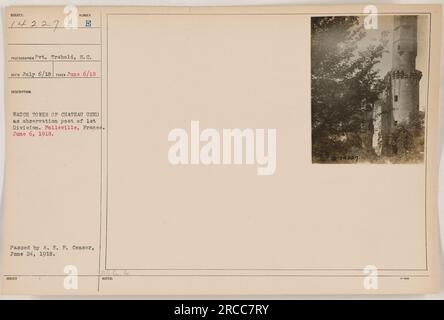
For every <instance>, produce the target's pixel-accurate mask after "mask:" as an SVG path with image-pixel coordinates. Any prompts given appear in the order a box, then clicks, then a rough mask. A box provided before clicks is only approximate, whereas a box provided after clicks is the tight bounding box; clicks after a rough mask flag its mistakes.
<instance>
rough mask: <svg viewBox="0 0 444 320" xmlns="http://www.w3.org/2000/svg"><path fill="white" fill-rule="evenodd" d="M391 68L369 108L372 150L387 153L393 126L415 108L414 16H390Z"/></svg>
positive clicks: (409, 114)
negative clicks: (391, 21)
mask: <svg viewBox="0 0 444 320" xmlns="http://www.w3.org/2000/svg"><path fill="white" fill-rule="evenodd" d="M393 22H394V23H393V50H392V69H391V70H390V71H389V72H388V73H387V75H386V77H385V83H386V89H385V90H384V92H383V94H382V95H381V97H380V100H379V101H377V103H375V105H374V108H373V127H374V131H373V149H374V150H375V152H376V154H378V155H381V154H390V153H391V152H392V150H391V147H390V144H391V142H390V137H391V133H392V132H393V130H394V128H395V127H396V125H399V124H402V123H408V122H409V121H410V116H411V114H412V113H414V112H418V111H419V81H420V80H421V77H422V73H421V72H420V71H418V70H416V54H417V47H418V41H417V16H394V21H393Z"/></svg>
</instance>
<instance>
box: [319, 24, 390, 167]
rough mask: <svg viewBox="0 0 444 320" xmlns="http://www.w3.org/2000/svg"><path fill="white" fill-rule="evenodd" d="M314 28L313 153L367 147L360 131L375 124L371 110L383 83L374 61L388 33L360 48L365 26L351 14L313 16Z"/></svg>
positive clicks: (338, 152) (334, 153)
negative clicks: (373, 42) (375, 41)
mask: <svg viewBox="0 0 444 320" xmlns="http://www.w3.org/2000/svg"><path fill="white" fill-rule="evenodd" d="M311 32H312V34H311V48H312V50H311V84H312V88H311V90H312V92H311V96H312V145H313V147H312V156H313V158H314V159H324V158H330V157H332V156H334V157H336V156H344V155H349V154H351V153H355V154H356V153H359V154H362V153H363V152H368V150H363V149H365V148H364V145H365V143H364V141H363V138H362V137H363V134H362V133H363V132H364V134H369V130H372V129H371V123H369V122H371V112H372V110H373V105H374V103H375V101H376V100H378V98H379V96H380V93H381V92H382V90H383V88H384V81H383V79H382V78H381V77H380V75H379V71H378V70H377V69H376V67H375V66H376V65H377V64H378V63H379V62H380V59H381V57H382V54H383V53H384V51H385V46H386V44H387V41H386V40H385V36H386V34H383V35H382V38H381V40H380V42H379V43H378V44H377V45H374V44H371V43H368V45H367V47H365V48H364V49H358V44H359V43H360V44H361V46H362V43H365V41H361V40H363V38H364V36H365V31H364V29H363V27H362V26H361V25H360V20H359V18H358V17H353V16H351V17H350V16H347V17H313V18H312V29H311ZM364 40H365V39H364ZM360 41H361V42H360ZM369 115H370V117H369Z"/></svg>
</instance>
